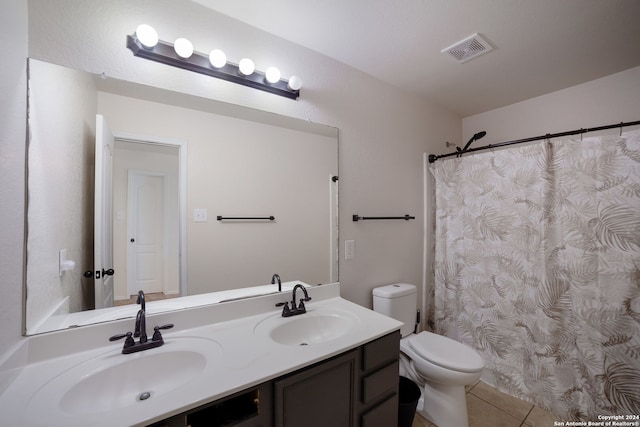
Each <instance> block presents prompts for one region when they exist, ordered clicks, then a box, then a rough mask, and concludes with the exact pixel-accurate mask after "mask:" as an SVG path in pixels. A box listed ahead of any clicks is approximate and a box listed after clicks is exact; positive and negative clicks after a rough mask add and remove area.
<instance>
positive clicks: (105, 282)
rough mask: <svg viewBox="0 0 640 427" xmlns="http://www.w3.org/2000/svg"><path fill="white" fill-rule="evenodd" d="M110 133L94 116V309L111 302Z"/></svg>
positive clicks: (111, 185)
mask: <svg viewBox="0 0 640 427" xmlns="http://www.w3.org/2000/svg"><path fill="white" fill-rule="evenodd" d="M113 153H114V138H113V133H112V132H111V130H110V129H109V126H108V125H107V123H106V122H105V120H104V117H103V116H101V115H100V114H98V115H96V152H95V168H96V171H95V202H94V203H95V206H94V231H93V233H94V238H93V245H94V248H93V249H94V268H95V272H94V273H95V275H94V279H95V280H94V288H95V305H96V307H95V308H104V307H111V306H112V305H113V274H114V271H113V221H112V210H113V209H112V206H113Z"/></svg>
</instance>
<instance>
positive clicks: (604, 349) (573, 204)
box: [430, 131, 640, 420]
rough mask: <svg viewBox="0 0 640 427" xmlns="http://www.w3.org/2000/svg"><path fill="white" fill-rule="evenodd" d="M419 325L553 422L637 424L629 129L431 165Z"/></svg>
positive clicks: (636, 174) (639, 227)
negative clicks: (427, 286) (427, 258)
mask: <svg viewBox="0 0 640 427" xmlns="http://www.w3.org/2000/svg"><path fill="white" fill-rule="evenodd" d="M431 172H432V174H433V176H434V177H435V183H436V184H435V200H436V203H435V206H436V208H435V209H436V212H435V260H434V276H435V277H434V287H433V290H432V298H431V302H432V304H433V306H432V307H431V310H430V312H431V313H432V316H433V318H432V319H430V323H431V324H432V325H433V327H434V329H435V332H437V333H440V334H443V335H447V336H449V337H452V338H454V339H457V340H458V341H461V342H463V343H465V344H467V345H469V346H471V347H473V348H475V349H476V350H477V351H478V352H480V353H481V355H482V356H483V358H484V360H485V363H486V368H485V371H484V373H483V380H484V381H486V382H487V383H489V384H492V385H493V386H495V387H496V388H498V389H500V390H502V391H504V392H506V393H509V394H511V395H513V396H516V397H519V398H521V399H524V400H527V401H529V402H531V403H534V404H536V405H539V406H541V407H544V408H546V409H548V410H550V411H552V412H553V413H554V414H555V415H556V416H558V417H562V418H561V419H563V420H571V419H572V420H595V419H597V418H596V417H597V416H598V415H602V414H611V415H625V414H640V131H634V132H629V133H626V134H623V135H621V136H603V137H589V138H584V140H580V139H578V140H565V141H556V142H548V141H544V142H540V143H537V144H533V145H527V146H521V147H516V148H511V149H507V150H500V151H496V152H485V153H482V154H475V155H473V156H465V157H463V158H454V159H450V160H443V161H438V162H436V163H434V164H433V165H431Z"/></svg>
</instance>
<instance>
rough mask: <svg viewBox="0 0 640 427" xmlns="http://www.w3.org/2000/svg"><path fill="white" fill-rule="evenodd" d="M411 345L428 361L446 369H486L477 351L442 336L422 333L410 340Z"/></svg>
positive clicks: (472, 370) (473, 370)
mask: <svg viewBox="0 0 640 427" xmlns="http://www.w3.org/2000/svg"><path fill="white" fill-rule="evenodd" d="M409 345H410V346H411V348H413V350H414V351H415V352H416V353H418V354H419V355H420V356H422V357H424V358H425V359H426V360H428V361H430V362H431V363H433V364H435V365H438V366H441V367H443V368H446V369H451V370H454V371H459V372H477V371H480V370H482V368H483V367H484V361H483V360H482V357H480V355H479V354H478V353H477V352H476V351H475V350H473V349H471V348H469V347H467V346H466V345H464V344H462V343H459V342H458V341H455V340H453V339H451V338H448V337H445V336H442V335H438V334H434V333H431V332H426V331H424V332H420V333H419V334H418V335H414V336H413V337H411V338H410V339H409Z"/></svg>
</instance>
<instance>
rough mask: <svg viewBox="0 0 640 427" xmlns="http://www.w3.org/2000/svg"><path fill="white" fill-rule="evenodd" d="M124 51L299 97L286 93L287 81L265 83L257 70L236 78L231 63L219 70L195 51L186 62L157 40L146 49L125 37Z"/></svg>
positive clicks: (136, 41) (285, 95)
mask: <svg viewBox="0 0 640 427" xmlns="http://www.w3.org/2000/svg"><path fill="white" fill-rule="evenodd" d="M127 48H129V49H130V50H131V52H133V55H134V56H138V57H140V58H145V59H149V60H151V61H155V62H160V63H162V64H166V65H171V66H173V67H177V68H182V69H184V70H189V71H193V72H196V73H200V74H205V75H207V76H211V77H216V78H219V79H223V80H226V81H228V82H233V83H238V84H241V85H243V86H248V87H252V88H254V89H259V90H263V91H265V92H269V93H273V94H275V95H280V96H284V97H285V98H290V99H297V98H298V97H299V96H300V90H293V89H289V87H288V83H289V82H288V81H287V80H284V79H280V80H278V81H277V82H275V83H267V82H266V80H265V74H264V73H263V72H261V71H258V70H256V71H254V72H253V73H252V74H250V75H248V76H244V75H242V74H240V71H239V69H238V65H236V64H233V63H231V62H227V63H226V64H225V65H224V66H222V67H220V68H214V67H213V66H212V65H211V63H210V62H209V57H208V56H207V55H203V54H201V53H198V52H195V51H194V52H193V54H192V55H191V56H190V57H189V58H181V57H179V56H178V55H177V54H176V52H175V50H174V48H173V45H171V44H169V43H166V42H164V41H162V40H159V41H158V44H156V45H155V46H154V47H152V48H146V47H144V46H143V45H142V43H141V42H140V40H138V38H137V37H136V36H135V35H132V36H127Z"/></svg>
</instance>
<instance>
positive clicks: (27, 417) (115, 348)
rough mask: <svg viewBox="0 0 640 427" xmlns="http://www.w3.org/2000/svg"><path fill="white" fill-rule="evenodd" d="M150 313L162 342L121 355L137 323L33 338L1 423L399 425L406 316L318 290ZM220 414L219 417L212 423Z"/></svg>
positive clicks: (1, 368) (9, 366) (5, 390)
mask: <svg viewBox="0 0 640 427" xmlns="http://www.w3.org/2000/svg"><path fill="white" fill-rule="evenodd" d="M309 295H310V296H311V297H312V300H311V301H309V302H308V303H307V304H306V305H307V312H306V313H304V314H301V315H297V316H293V317H288V318H285V317H282V315H281V312H282V309H281V308H277V307H276V306H275V305H276V304H277V303H281V302H285V301H289V300H291V293H290V292H282V293H279V294H275V295H266V296H262V297H256V298H251V299H247V300H237V301H230V302H226V303H219V304H213V305H210V306H204V307H197V308H191V309H186V310H180V311H174V312H171V313H162V314H158V315H153V314H152V313H149V314H148V315H147V328H148V329H149V330H153V327H154V326H156V325H164V324H166V323H173V324H174V325H175V326H174V328H173V329H170V330H167V331H163V338H164V341H165V344H164V345H163V346H161V347H158V348H153V349H150V350H145V351H141V352H138V353H133V354H122V342H116V343H110V342H109V341H108V338H109V337H110V336H112V335H115V334H121V333H124V332H127V331H131V330H133V326H134V325H133V320H132V319H126V320H122V321H115V322H109V323H104V324H97V325H91V326H86V327H80V328H75V329H68V330H64V331H58V332H53V333H48V334H42V335H36V336H31V337H27V338H25V340H24V341H23V342H22V343H21V344H20V346H19V347H18V348H16V349H14V351H13V352H12V354H11V355H10V356H9V357H7V358H5V360H3V361H0V424H2V425H21V426H47V427H49V426H65V427H69V426H85V425H87V423H90V424H91V425H94V426H100V425H104V426H115V425H117V426H146V425H153V426H168V427H174V426H181V427H186V426H187V425H190V426H192V427H196V426H199V425H221V426H223V425H237V426H299V425H305V426H315V425H317V426H326V425H331V426H363V427H371V426H385V427H386V426H393V425H395V423H396V420H397V408H398V397H397V390H398V354H399V339H400V335H399V329H400V326H401V323H400V322H398V321H396V320H393V319H391V318H388V317H386V316H383V315H380V314H378V313H375V312H373V311H371V310H368V309H366V308H364V307H361V306H359V305H357V304H353V303H351V302H349V301H346V300H344V299H342V298H340V285H339V284H338V283H335V284H329V285H322V286H317V287H313V288H311V289H309ZM212 420H215V421H212Z"/></svg>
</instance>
